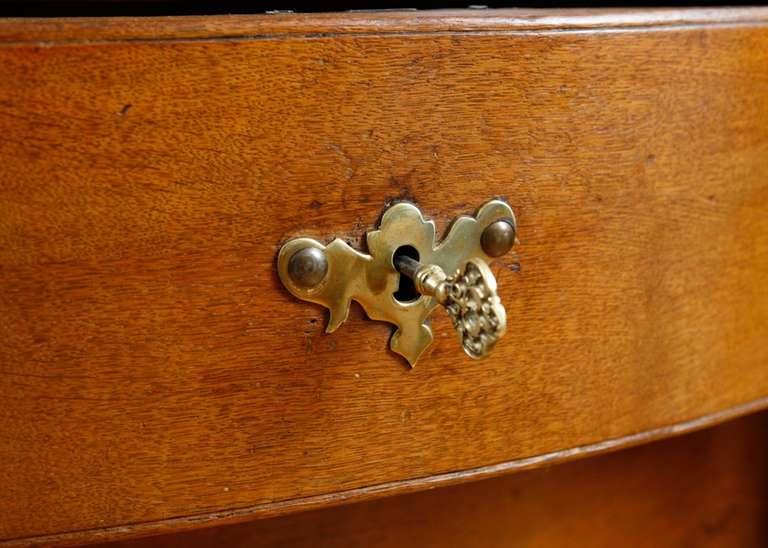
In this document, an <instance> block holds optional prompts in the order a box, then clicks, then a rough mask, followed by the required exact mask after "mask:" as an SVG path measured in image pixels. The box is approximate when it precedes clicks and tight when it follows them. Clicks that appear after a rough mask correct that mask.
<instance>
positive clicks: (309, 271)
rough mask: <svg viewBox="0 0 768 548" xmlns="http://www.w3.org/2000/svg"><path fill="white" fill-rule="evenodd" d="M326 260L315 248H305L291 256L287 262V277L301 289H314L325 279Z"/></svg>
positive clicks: (322, 252) (321, 252)
mask: <svg viewBox="0 0 768 548" xmlns="http://www.w3.org/2000/svg"><path fill="white" fill-rule="evenodd" d="M327 272H328V259H327V258H326V257H325V252H324V251H323V250H322V249H319V248H317V247H305V248H304V249H300V250H299V251H297V252H296V253H294V254H293V256H292V257H291V259H290V260H289V261H288V275H289V276H290V277H291V280H292V281H293V282H294V283H295V284H296V285H300V286H301V287H314V286H316V285H317V284H319V283H320V282H322V281H323V278H325V275H326V273H327Z"/></svg>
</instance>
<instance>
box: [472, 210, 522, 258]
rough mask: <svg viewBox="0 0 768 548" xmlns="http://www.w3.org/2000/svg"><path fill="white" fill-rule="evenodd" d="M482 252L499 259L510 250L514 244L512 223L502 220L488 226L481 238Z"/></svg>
mask: <svg viewBox="0 0 768 548" xmlns="http://www.w3.org/2000/svg"><path fill="white" fill-rule="evenodd" d="M480 241H481V243H482V244H483V251H485V252H486V253H487V254H488V255H490V256H491V257H501V256H502V255H504V254H505V253H506V252H507V251H509V250H510V249H512V246H513V245H514V243H515V227H514V226H512V222H510V221H509V220H507V219H502V220H500V221H496V222H494V223H491V224H489V225H488V226H487V227H486V228H485V230H483V235H482V237H481V240H480Z"/></svg>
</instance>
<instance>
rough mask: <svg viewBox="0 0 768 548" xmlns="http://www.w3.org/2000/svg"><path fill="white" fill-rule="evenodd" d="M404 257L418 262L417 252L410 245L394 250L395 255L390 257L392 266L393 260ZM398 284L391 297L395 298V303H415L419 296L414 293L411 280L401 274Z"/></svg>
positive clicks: (417, 293)
mask: <svg viewBox="0 0 768 548" xmlns="http://www.w3.org/2000/svg"><path fill="white" fill-rule="evenodd" d="M403 255H405V256H406V257H410V258H411V259H414V260H416V261H418V260H419V252H418V251H417V250H416V248H415V247H413V246H412V245H401V246H400V247H398V248H397V249H396V250H395V253H394V254H393V255H392V265H393V266H394V264H395V259H396V258H397V257H401V256H403ZM399 276H400V278H399V282H398V286H397V291H395V292H394V293H393V294H392V296H393V297H394V298H395V300H396V301H397V302H400V303H412V302H414V301H416V300H417V299H418V298H419V297H421V295H420V294H419V292H418V291H416V286H414V285H413V280H411V279H410V278H409V277H408V276H404V275H403V274H400V275H399Z"/></svg>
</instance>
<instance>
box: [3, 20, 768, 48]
mask: <svg viewBox="0 0 768 548" xmlns="http://www.w3.org/2000/svg"><path fill="white" fill-rule="evenodd" d="M745 27H755V28H759V27H768V20H765V19H756V20H754V21H734V22H722V23H718V22H711V23H701V22H696V23H672V24H654V25H644V24H638V25H619V26H615V27H602V26H597V27H588V26H585V27H573V28H568V27H562V28H547V27H544V28H530V29H515V30H504V29H455V30H444V31H435V30H428V31H391V32H387V31H370V32H363V31H360V32H358V31H352V32H317V33H296V34H294V33H274V34H242V35H229V34H222V35H219V36H215V35H214V36H189V37H181V38H179V37H170V36H169V37H157V38H146V37H140V38H130V37H120V38H115V39H106V38H104V39H94V40H88V39H83V40H74V39H72V40H66V39H65V40H8V41H3V39H2V38H0V47H40V48H50V47H63V46H104V45H124V44H185V43H208V42H257V41H284V40H318V39H325V38H333V39H339V38H384V37H422V36H423V37H430V36H438V37H439V36H549V35H552V36H557V35H571V34H575V35H579V34H621V33H632V32H660V31H676V30H708V29H729V28H745Z"/></svg>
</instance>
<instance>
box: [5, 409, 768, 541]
mask: <svg viewBox="0 0 768 548" xmlns="http://www.w3.org/2000/svg"><path fill="white" fill-rule="evenodd" d="M765 408H768V396H766V397H762V398H758V399H756V400H752V401H750V402H747V403H744V404H740V405H736V406H733V407H729V408H727V409H724V410H721V411H716V412H714V413H710V414H707V415H703V416H700V417H697V418H695V419H690V420H687V421H683V422H679V423H674V424H672V425H667V426H661V427H658V428H653V429H650V430H644V431H643V432H638V433H635V434H629V435H626V436H622V437H619V438H612V439H609V440H605V441H601V442H596V443H592V444H588V445H581V446H576V447H572V448H570V449H563V450H559V451H554V452H551V453H544V454H541V455H535V456H530V457H524V458H521V459H516V460H511V461H505V462H502V463H497V464H491V465H486V466H480V467H476V468H470V469H466V470H459V471H454V472H444V473H440V474H435V475H431V476H425V477H420V478H411V479H405V480H397V481H393V482H387V483H381V484H377V485H372V486H368V487H358V488H354V489H349V490H346V491H337V492H333V493H326V494H321V495H313V496H309V497H303V498H294V499H286V500H281V501H273V502H266V503H261V504H257V505H253V506H247V507H242V508H234V509H229V510H222V511H218V512H209V513H206V514H193V515H188V516H177V517H173V518H167V519H163V520H156V521H147V522H138V523H126V524H123V525H118V526H114V527H107V528H96V529H83V530H77V531H68V532H64V533H56V534H51V535H43V536H32V537H17V538H13V539H6V540H0V546H4V547H10V546H22V545H28V544H38V543H46V544H47V543H53V542H67V543H71V542H76V541H77V540H78V539H82V538H86V537H89V536H90V537H92V538H93V536H97V537H98V538H97V539H94V540H99V541H105V540H114V539H116V538H127V537H139V536H149V535H152V534H153V533H156V534H161V533H162V532H163V529H164V528H168V529H171V528H173V530H174V532H178V531H182V530H189V529H194V528H197V527H201V526H204V525H205V524H208V523H210V524H211V525H214V524H215V525H227V524H234V523H238V522H242V521H246V520H248V519H254V518H258V517H264V518H266V517H277V516H279V515H283V514H287V513H289V511H290V510H292V509H293V510H296V511H305V510H311V509H320V508H328V507H331V506H336V505H339V504H342V503H345V502H356V501H365V500H370V499H373V498H377V497H383V496H386V495H395V494H403V493H409V492H413V491H417V490H423V489H430V488H434V487H439V486H447V485H454V484H458V483H463V482H466V481H470V480H479V479H486V478H491V477H494V476H498V475H500V474H502V473H505V472H510V471H522V470H528V469H532V468H535V467H537V466H543V465H551V464H557V463H562V462H567V461H571V460H575V459H577V458H581V457H585V456H595V455H598V454H603V453H607V452H610V451H615V450H618V449H624V448H627V447H631V446H635V445H639V444H641V443H647V442H651V441H656V440H660V439H664V438H669V437H673V436H676V435H680V434H685V433H689V432H693V431H695V430H700V429H702V428H705V427H710V426H714V425H716V424H718V423H721V422H725V421H727V420H730V419H734V418H737V417H739V416H742V415H747V414H749V413H753V412H756V411H760V410H762V409H765Z"/></svg>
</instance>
